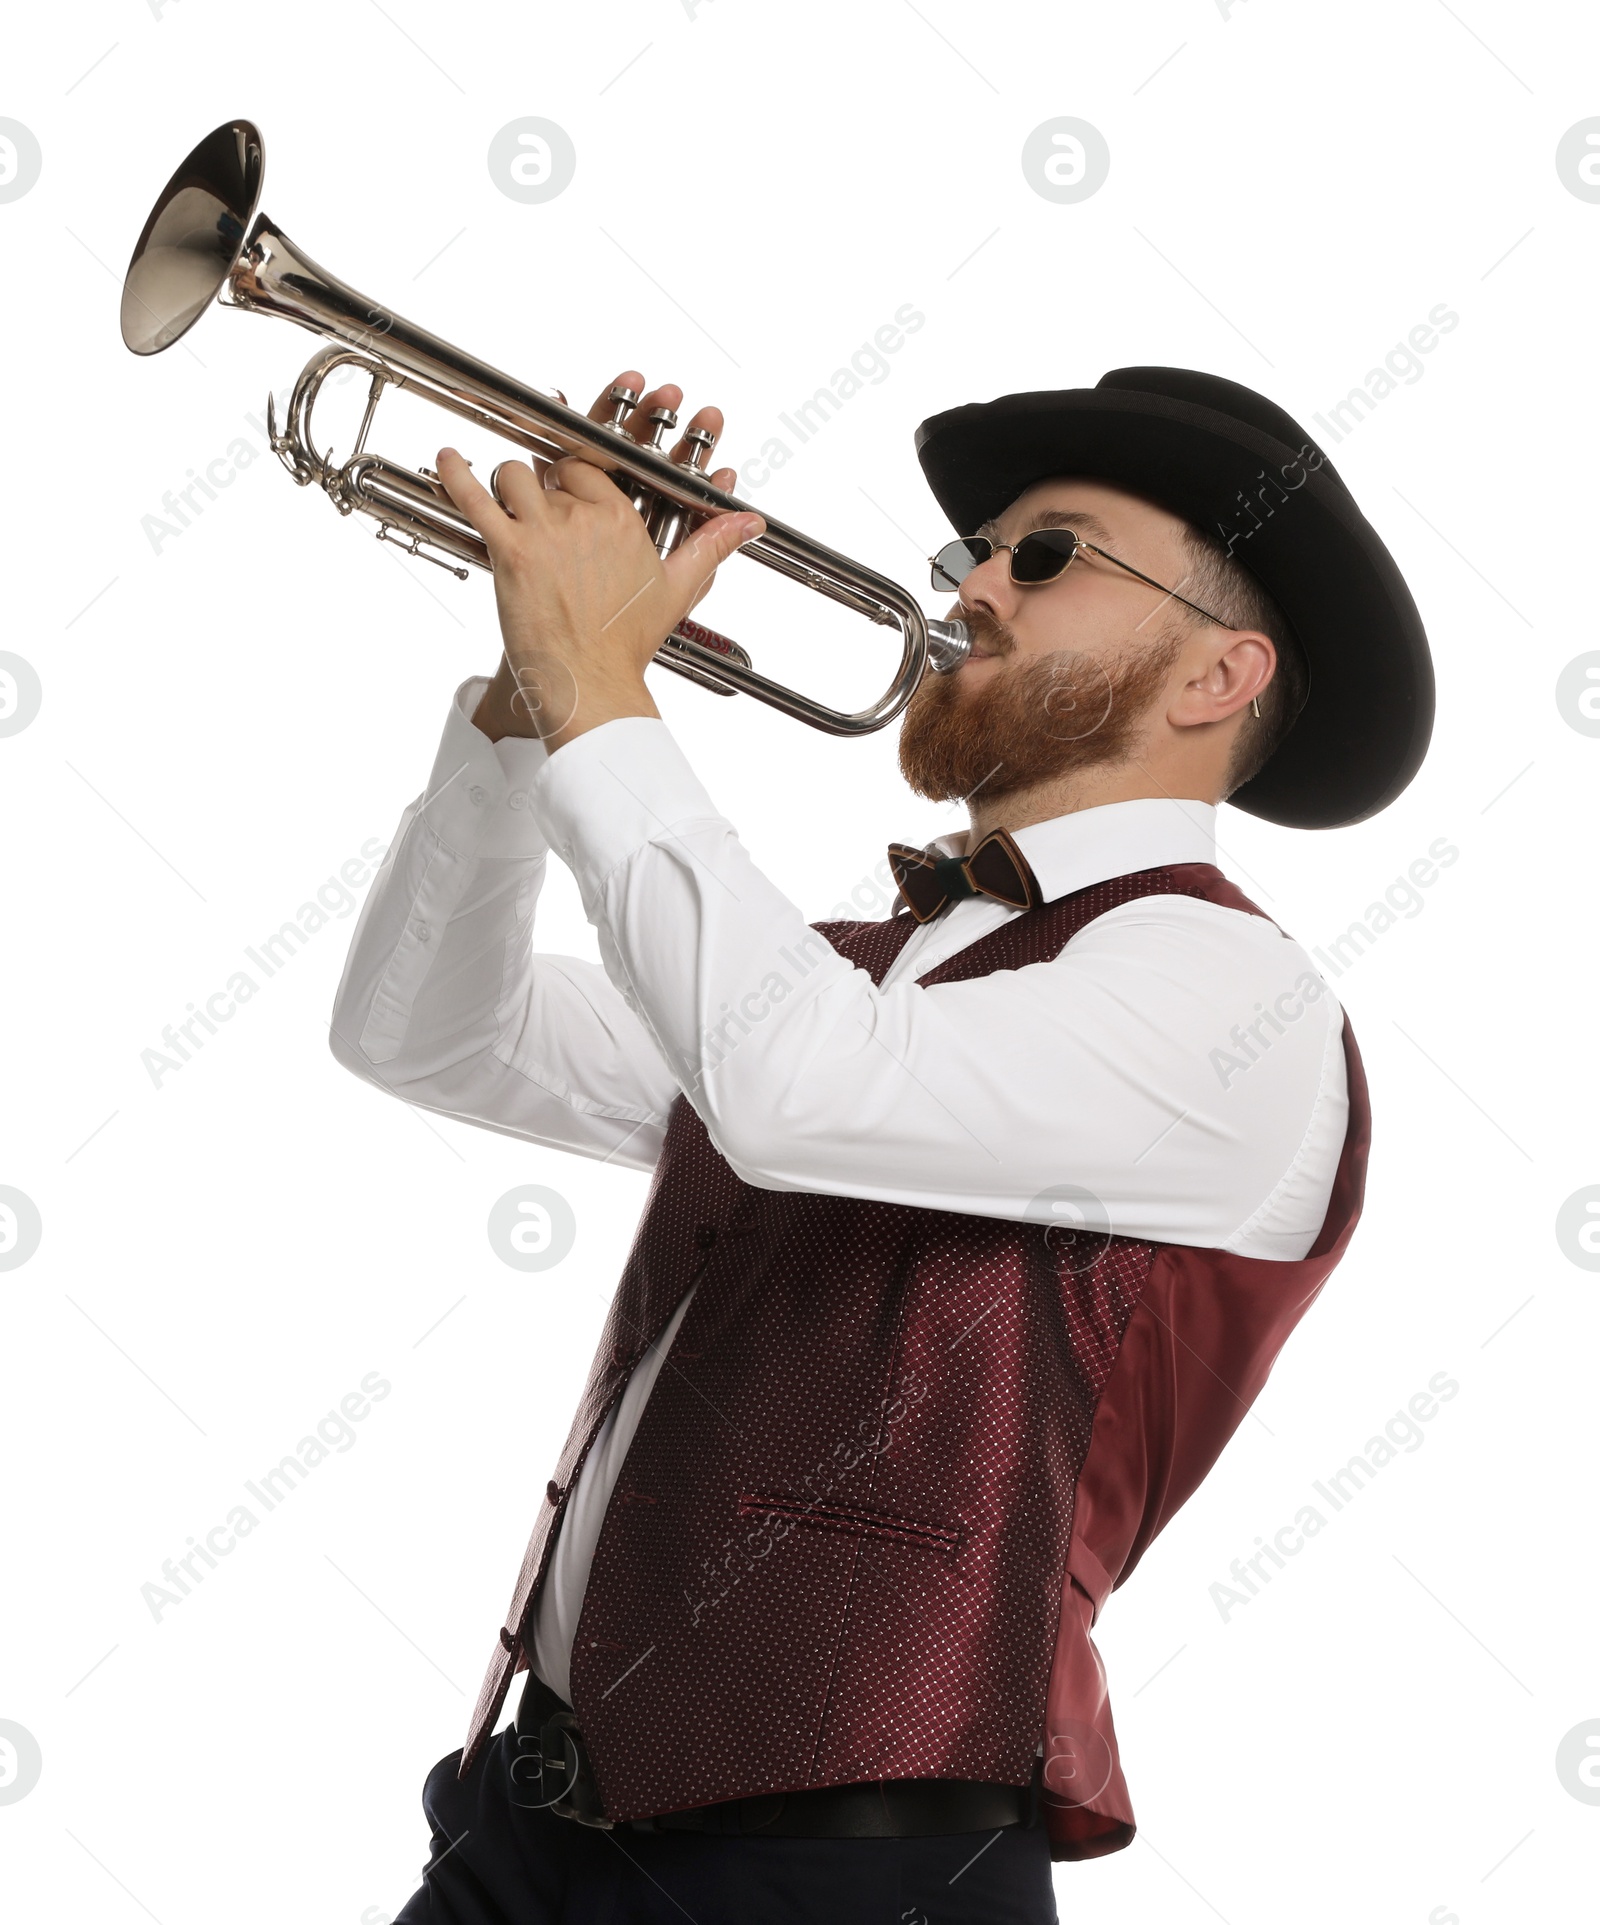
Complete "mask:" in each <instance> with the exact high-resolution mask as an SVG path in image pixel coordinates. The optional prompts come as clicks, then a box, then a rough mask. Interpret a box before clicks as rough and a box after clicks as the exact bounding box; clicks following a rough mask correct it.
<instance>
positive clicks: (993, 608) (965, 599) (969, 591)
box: [956, 549, 1017, 622]
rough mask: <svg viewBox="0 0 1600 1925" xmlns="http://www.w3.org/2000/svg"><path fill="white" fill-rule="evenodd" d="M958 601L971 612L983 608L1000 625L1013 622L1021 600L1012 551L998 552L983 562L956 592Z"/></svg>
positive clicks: (1002, 550) (999, 550)
mask: <svg viewBox="0 0 1600 1925" xmlns="http://www.w3.org/2000/svg"><path fill="white" fill-rule="evenodd" d="M956 599H957V601H958V602H959V603H960V605H961V606H962V607H963V608H964V609H966V610H967V611H968V612H969V613H971V612H973V611H975V610H977V609H980V608H981V609H982V610H984V612H985V613H986V614H989V615H991V616H992V617H993V618H994V619H995V620H996V621H997V622H1009V621H1010V619H1011V615H1012V613H1013V612H1014V611H1015V606H1016V600H1017V585H1016V583H1015V582H1014V581H1013V580H1012V579H1011V555H1010V552H1009V551H1008V550H1004V549H997V550H996V551H995V552H994V554H992V555H991V556H990V557H989V559H988V560H987V561H985V562H980V563H979V564H978V566H977V567H976V568H974V569H973V571H972V573H971V574H970V575H968V576H967V578H966V580H965V581H963V582H962V584H961V586H960V588H958V589H957V590H956Z"/></svg>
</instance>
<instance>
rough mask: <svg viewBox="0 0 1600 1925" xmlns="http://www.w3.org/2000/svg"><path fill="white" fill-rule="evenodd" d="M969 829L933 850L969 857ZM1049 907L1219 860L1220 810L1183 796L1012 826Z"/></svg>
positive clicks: (939, 840) (1150, 798)
mask: <svg viewBox="0 0 1600 1925" xmlns="http://www.w3.org/2000/svg"><path fill="white" fill-rule="evenodd" d="M969 833H970V832H969V831H968V830H966V829H957V830H955V831H953V832H952V833H951V834H949V835H942V836H936V837H935V838H934V840H933V841H932V842H931V843H929V844H928V847H929V848H930V849H932V850H934V851H936V852H937V853H938V854H939V855H942V856H958V855H965V854H966V851H967V841H968V836H969ZM1011 834H1012V839H1013V840H1014V841H1015V843H1016V845H1017V847H1018V848H1019V849H1020V850H1021V851H1022V853H1023V854H1024V855H1025V856H1026V857H1027V858H1028V862H1029V865H1030V866H1031V868H1032V870H1033V873H1034V875H1035V876H1036V877H1037V878H1038V882H1039V887H1040V888H1041V889H1042V890H1043V892H1044V899H1045V901H1046V902H1056V901H1058V900H1059V899H1060V898H1061V897H1062V896H1070V895H1072V894H1074V893H1075V891H1077V890H1079V889H1087V888H1089V887H1090V885H1091V884H1093V883H1096V882H1108V881H1109V880H1110V879H1111V878H1112V877H1113V876H1131V875H1137V874H1138V872H1139V871H1140V870H1141V869H1162V868H1165V867H1167V866H1168V865H1169V864H1171V863H1176V862H1209V863H1212V864H1213V865H1214V864H1215V862H1216V859H1217V805H1216V804H1215V803H1213V802H1198V801H1195V800H1193V799H1192V798H1183V797H1176V796H1144V797H1141V798H1140V799H1139V800H1138V801H1135V802H1103V803H1101V804H1100V805H1099V807H1098V808H1093V809H1076V810H1074V811H1073V812H1072V813H1071V814H1070V815H1058V816H1052V817H1051V818H1050V820H1049V821H1048V822H1034V823H1030V824H1029V826H1028V827H1027V828H1026V829H1013V830H1012V831H1011Z"/></svg>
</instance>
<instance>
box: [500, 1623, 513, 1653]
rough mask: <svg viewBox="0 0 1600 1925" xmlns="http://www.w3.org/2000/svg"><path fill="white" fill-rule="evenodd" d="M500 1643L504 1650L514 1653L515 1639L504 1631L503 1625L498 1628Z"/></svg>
mask: <svg viewBox="0 0 1600 1925" xmlns="http://www.w3.org/2000/svg"><path fill="white" fill-rule="evenodd" d="M500 1642H501V1643H502V1644H503V1645H504V1646H505V1648H506V1649H507V1650H508V1651H514V1650H515V1649H516V1647H517V1641H516V1639H515V1638H514V1637H513V1636H512V1635H511V1633H510V1632H509V1631H508V1630H507V1629H506V1627H505V1626H504V1625H503V1624H502V1625H501V1627H500Z"/></svg>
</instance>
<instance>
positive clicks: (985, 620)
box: [961, 608, 1017, 655]
mask: <svg viewBox="0 0 1600 1925" xmlns="http://www.w3.org/2000/svg"><path fill="white" fill-rule="evenodd" d="M961 619H962V620H963V621H964V622H965V623H966V625H967V632H968V634H970V635H971V637H972V645H973V647H974V648H977V649H982V650H983V651H984V653H986V654H989V655H1011V654H1014V653H1015V652H1016V647H1017V638H1016V636H1015V634H1014V633H1013V632H1012V631H1011V629H1009V628H1008V627H1007V626H1006V624H1005V623H1004V622H1002V621H1001V620H999V619H998V617H996V616H994V615H991V614H990V613H989V611H988V609H986V608H970V609H968V608H964V609H963V610H962V611H961Z"/></svg>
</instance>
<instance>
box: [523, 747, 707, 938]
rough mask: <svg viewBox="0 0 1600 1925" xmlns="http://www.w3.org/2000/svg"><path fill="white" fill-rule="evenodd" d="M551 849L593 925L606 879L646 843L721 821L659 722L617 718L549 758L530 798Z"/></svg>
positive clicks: (536, 780)
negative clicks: (563, 864)
mask: <svg viewBox="0 0 1600 1925" xmlns="http://www.w3.org/2000/svg"><path fill="white" fill-rule="evenodd" d="M528 799H529V803H530V806H531V809H532V812H533V815H534V818H535V820H536V821H537V822H538V824H539V826H540V828H541V829H542V830H543V832H544V835H545V838H546V840H547V842H548V843H549V846H550V847H551V848H552V849H554V850H555V851H556V853H557V854H558V855H559V856H560V857H561V858H562V860H563V861H564V862H566V863H567V865H568V866H569V867H570V868H571V870H572V873H573V875H574V876H575V877H576V878H577V881H578V887H579V889H580V890H581V891H582V894H583V901H584V907H585V909H586V910H587V911H588V912H589V915H590V918H591V920H592V919H593V917H594V915H595V913H596V910H597V909H598V906H599V902H600V895H601V891H602V889H603V887H604V884H605V880H606V878H607V877H608V876H609V875H610V874H611V872H612V871H613V870H614V869H616V868H617V867H618V865H619V864H621V863H624V862H626V861H627V860H628V858H629V857H630V856H632V855H634V854H636V853H637V852H638V851H639V850H640V849H642V848H644V847H645V846H646V845H647V844H648V843H651V842H657V841H665V840H667V839H668V838H670V837H671V836H673V835H674V834H676V833H677V832H678V831H680V830H681V829H683V828H684V827H685V825H686V824H688V823H690V822H721V821H722V820H723V817H722V815H721V812H720V811H719V810H718V809H717V807H716V805H715V803H713V802H712V800H711V798H710V796H709V795H707V794H706V792H705V790H704V788H702V786H701V784H700V778H699V777H698V776H697V775H696V774H695V772H694V770H693V769H691V768H690V766H689V764H688V762H687V760H686V759H685V757H684V753H683V751H682V749H680V748H679V747H678V745H677V743H676V742H675V741H674V740H673V738H672V734H671V732H670V731H669V729H668V728H667V725H666V723H665V722H662V721H658V720H657V719H656V718H655V717H653V716H648V715H625V716H619V717H618V719H617V720H616V721H614V722H603V723H602V724H601V725H600V727H599V728H595V729H588V730H586V731H585V732H584V733H583V734H582V735H578V736H574V737H573V739H572V740H571V741H570V742H568V743H566V744H564V746H563V747H561V748H559V749H557V750H556V752H555V754H554V755H551V756H547V757H546V759H545V764H544V767H543V768H542V769H540V771H539V773H538V774H537V776H535V778H534V781H533V785H532V787H531V788H530V789H529V791H528Z"/></svg>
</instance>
